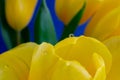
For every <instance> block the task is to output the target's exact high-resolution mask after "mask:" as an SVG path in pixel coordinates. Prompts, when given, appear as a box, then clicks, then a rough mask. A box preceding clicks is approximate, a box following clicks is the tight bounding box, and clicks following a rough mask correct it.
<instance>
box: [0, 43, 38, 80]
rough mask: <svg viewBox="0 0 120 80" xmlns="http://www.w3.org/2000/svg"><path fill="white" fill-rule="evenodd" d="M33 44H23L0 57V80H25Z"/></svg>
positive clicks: (34, 45)
mask: <svg viewBox="0 0 120 80" xmlns="http://www.w3.org/2000/svg"><path fill="white" fill-rule="evenodd" d="M35 47H37V44H35V43H25V44H22V45H20V46H18V47H16V48H14V49H12V50H9V51H7V52H5V53H2V54H1V55H0V80H8V79H9V80H27V79H28V74H29V68H30V62H31V58H32V54H33V50H34V49H35Z"/></svg>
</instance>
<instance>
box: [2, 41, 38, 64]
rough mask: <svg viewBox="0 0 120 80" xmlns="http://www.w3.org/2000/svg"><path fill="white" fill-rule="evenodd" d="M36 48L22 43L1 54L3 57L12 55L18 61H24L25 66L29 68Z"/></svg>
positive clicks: (34, 45)
mask: <svg viewBox="0 0 120 80" xmlns="http://www.w3.org/2000/svg"><path fill="white" fill-rule="evenodd" d="M37 46H38V45H37V44H35V43H32V42H28V43H24V44H21V45H19V46H17V47H15V48H13V49H11V50H9V51H7V52H5V53H3V54H2V55H4V56H10V55H13V56H15V57H17V58H19V59H20V60H22V61H24V62H25V64H27V65H28V66H30V64H31V58H32V55H33V51H34V49H35V48H36V47H37Z"/></svg>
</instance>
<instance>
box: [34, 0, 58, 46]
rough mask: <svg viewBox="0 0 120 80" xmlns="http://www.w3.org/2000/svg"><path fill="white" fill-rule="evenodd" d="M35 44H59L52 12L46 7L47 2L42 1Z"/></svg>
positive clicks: (37, 18)
mask: <svg viewBox="0 0 120 80" xmlns="http://www.w3.org/2000/svg"><path fill="white" fill-rule="evenodd" d="M34 32H35V42H36V43H41V42H49V43H51V44H55V43H56V42H57V39H56V33H55V30H54V25H53V22H52V18H51V15H50V12H49V10H48V8H47V5H46V0H42V4H41V5H40V7H39V11H38V13H37V17H36V21H35V31H34Z"/></svg>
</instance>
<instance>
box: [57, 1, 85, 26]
mask: <svg viewBox="0 0 120 80" xmlns="http://www.w3.org/2000/svg"><path fill="white" fill-rule="evenodd" d="M84 2H85V0H56V2H55V10H56V14H57V16H58V17H59V19H60V20H61V21H63V22H64V24H66V25H67V24H68V23H69V22H70V21H71V19H72V18H73V17H74V16H75V15H76V14H77V12H78V11H79V10H80V9H81V8H82V6H83V3H84Z"/></svg>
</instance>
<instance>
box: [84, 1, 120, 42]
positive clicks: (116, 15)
mask: <svg viewBox="0 0 120 80" xmlns="http://www.w3.org/2000/svg"><path fill="white" fill-rule="evenodd" d="M119 19H120V1H119V0H114V1H113V0H106V1H105V3H104V4H103V5H102V7H101V8H100V10H99V11H98V12H97V13H96V14H95V15H94V17H92V19H91V21H90V22H89V24H88V26H87V27H86V30H85V35H87V36H92V37H95V38H97V39H99V40H101V41H104V40H105V39H107V38H109V37H110V36H115V35H119V34H120V31H119V30H120V27H119V26H120V24H119V23H120V21H119Z"/></svg>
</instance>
